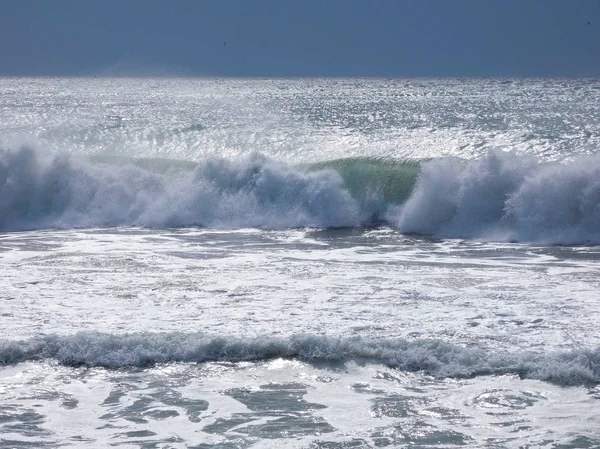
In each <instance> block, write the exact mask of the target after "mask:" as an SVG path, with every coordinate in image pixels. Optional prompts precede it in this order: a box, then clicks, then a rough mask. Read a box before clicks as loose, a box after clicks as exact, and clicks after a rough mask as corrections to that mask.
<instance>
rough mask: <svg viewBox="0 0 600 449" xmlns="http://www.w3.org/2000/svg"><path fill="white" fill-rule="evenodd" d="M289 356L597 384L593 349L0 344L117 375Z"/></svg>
mask: <svg viewBox="0 0 600 449" xmlns="http://www.w3.org/2000/svg"><path fill="white" fill-rule="evenodd" d="M281 357H286V358H287V357H297V358H299V359H301V360H304V361H307V362H316V361H348V360H352V359H369V360H373V361H376V362H380V363H384V364H386V365H389V366H391V367H395V368H398V369H401V370H405V371H423V372H425V373H427V374H430V375H433V376H439V377H472V376H480V375H500V374H515V375H519V376H521V377H523V378H531V379H539V380H544V381H548V382H553V383H557V384H560V385H580V384H588V383H589V384H596V383H600V348H596V349H579V350H574V351H569V352H551V353H534V352H519V351H515V352H510V353H508V352H499V353H490V352H486V351H484V350H480V349H473V348H463V347H460V346H456V345H453V344H450V343H447V342H444V341H441V340H403V339H396V340H389V339H388V340H376V339H366V338H360V337H351V338H332V337H327V336H315V335H295V336H291V337H288V338H272V337H255V338H252V339H243V338H235V337H227V336H210V335H205V334H202V333H189V334H188V333H140V334H126V335H112V334H102V333H96V332H94V333H79V334H75V335H71V336H60V335H45V336H40V337H36V338H32V339H30V340H24V341H0V363H2V364H4V365H9V364H16V363H20V362H25V361H36V360H43V359H55V360H57V361H58V362H59V363H62V364H66V365H86V366H103V367H107V368H120V367H128V366H147V365H149V364H150V365H151V364H155V363H166V362H196V363H201V362H208V361H228V362H239V361H260V360H268V359H273V358H281Z"/></svg>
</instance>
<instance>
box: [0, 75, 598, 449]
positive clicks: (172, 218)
mask: <svg viewBox="0 0 600 449" xmlns="http://www.w3.org/2000/svg"><path fill="white" fill-rule="evenodd" d="M0 86H1V88H2V92H3V95H2V104H1V107H0V125H1V129H0V142H1V143H2V147H1V149H0V230H1V231H2V234H0V260H1V267H2V270H1V272H0V279H1V284H0V285H1V287H2V288H1V290H0V329H1V336H0V446H2V447H11V448H12V447H31V448H33V447H99V446H102V447H105V446H106V447H108V446H121V447H133V448H136V447H140V448H167V447H172V448H186V447H190V448H191V447H197V448H206V447H222V448H234V447H257V448H258V447H298V448H309V447H310V448H344V447H345V448H354V447H365V448H366V447H473V448H479V447H489V448H504V447H509V448H512V447H515V448H516V447H552V448H580V447H589V448H593V447H599V446H600V431H599V430H598V429H600V421H599V418H598V416H600V414H599V413H598V411H600V402H599V401H600V390H599V384H600V334H599V333H598V331H597V325H596V324H597V323H598V322H599V321H600V316H599V314H600V307H599V303H600V295H599V294H598V291H600V285H599V284H600V280H599V276H598V268H597V267H598V261H599V259H600V249H599V248H598V247H597V246H596V245H597V243H598V242H599V241H600V225H599V223H600V221H599V220H600V216H599V215H598V214H600V207H599V205H600V181H599V180H600V177H599V176H598V175H600V160H599V159H598V156H597V150H598V143H599V141H600V114H599V113H598V112H599V111H598V105H599V104H600V89H599V88H598V87H599V86H600V81H598V80H319V79H316V80H218V79H215V80H194V79H191V80H183V79H181V80H175V79H146V80H132V79H3V80H0Z"/></svg>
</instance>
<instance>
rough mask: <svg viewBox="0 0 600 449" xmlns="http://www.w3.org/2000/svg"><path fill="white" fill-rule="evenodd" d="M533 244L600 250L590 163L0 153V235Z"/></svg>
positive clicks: (597, 192)
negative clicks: (239, 232) (310, 233)
mask: <svg viewBox="0 0 600 449" xmlns="http://www.w3.org/2000/svg"><path fill="white" fill-rule="evenodd" d="M380 224H386V225H389V226H392V227H394V228H396V229H398V230H399V231H401V232H404V233H414V234H423V235H432V236H436V237H452V238H454V237H455V238H479V239H487V240H501V241H534V242H544V243H564V244H578V243H600V158H599V157H590V158H585V159H577V160H574V161H571V162H565V163H558V162H541V161H539V160H538V159H535V158H532V157H527V156H522V155H518V154H514V153H508V152H503V151H492V152H489V153H488V154H486V155H485V156H483V157H481V158H480V159H477V160H472V161H465V160H461V159H457V158H437V159H432V160H428V161H395V160H388V159H374V158H352V159H341V160H334V161H329V162H322V163H318V164H311V165H303V166H290V165H286V164H283V163H279V162H277V161H274V160H272V159H269V158H266V157H264V156H261V155H257V154H255V155H253V156H251V157H249V158H247V159H244V160H240V161H232V160H226V159H208V160H205V161H202V162H200V163H193V162H185V161H169V160H162V159H138V160H132V159H123V158H120V159H119V158H113V159H112V160H111V159H107V158H104V159H98V158H96V159H91V160H90V159H78V158H75V157H71V156H69V155H44V154H42V153H40V152H38V151H34V150H32V149H28V148H22V149H19V150H17V151H7V150H4V151H0V230H2V231H17V230H28V229H40V228H52V227H58V228H72V227H99V226H148V227H180V226H204V227H221V228H239V227H259V228H288V227H317V228H323V227H325V228H327V227H360V226H373V225H380Z"/></svg>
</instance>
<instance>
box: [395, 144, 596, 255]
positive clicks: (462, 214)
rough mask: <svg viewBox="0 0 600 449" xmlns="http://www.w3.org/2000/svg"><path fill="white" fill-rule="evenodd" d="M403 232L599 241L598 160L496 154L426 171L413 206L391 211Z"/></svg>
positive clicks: (447, 161)
mask: <svg viewBox="0 0 600 449" xmlns="http://www.w3.org/2000/svg"><path fill="white" fill-rule="evenodd" d="M388 220H389V221H390V222H391V223H393V224H394V225H395V226H397V227H398V228H399V229H400V230H401V231H403V232H408V233H418V234H429V235H436V236H440V237H462V238H484V239H492V240H516V241H540V242H547V243H586V242H594V243H597V242H600V158H598V157H594V158H580V159H577V160H575V161H572V162H568V163H556V162H540V161H538V160H537V159H535V158H533V157H527V156H521V155H517V154H514V153H507V152H503V151H491V152H489V153H488V154H487V155H485V156H483V157H482V158H480V159H477V160H473V161H462V160H459V159H455V158H440V159H435V160H432V161H430V162H427V163H425V164H423V166H422V170H421V175H420V177H419V179H418V181H417V184H416V186H415V188H414V191H413V193H412V195H411V197H410V198H409V199H408V201H407V202H406V203H405V204H404V205H402V206H400V207H395V208H392V209H391V210H390V213H389V214H388Z"/></svg>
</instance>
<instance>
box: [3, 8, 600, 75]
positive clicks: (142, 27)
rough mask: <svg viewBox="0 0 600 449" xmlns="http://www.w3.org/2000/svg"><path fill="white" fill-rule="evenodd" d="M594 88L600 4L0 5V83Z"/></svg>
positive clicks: (598, 71) (599, 61)
mask: <svg viewBox="0 0 600 449" xmlns="http://www.w3.org/2000/svg"><path fill="white" fill-rule="evenodd" d="M157 75H163V76H242V77H243V76H252V77H263V76H264V77H307V76H373V77H510V76H531V77H538V76H547V77H556V76H600V0H236V1H234V0H172V1H167V0H52V1H50V0H0V76H157Z"/></svg>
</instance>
